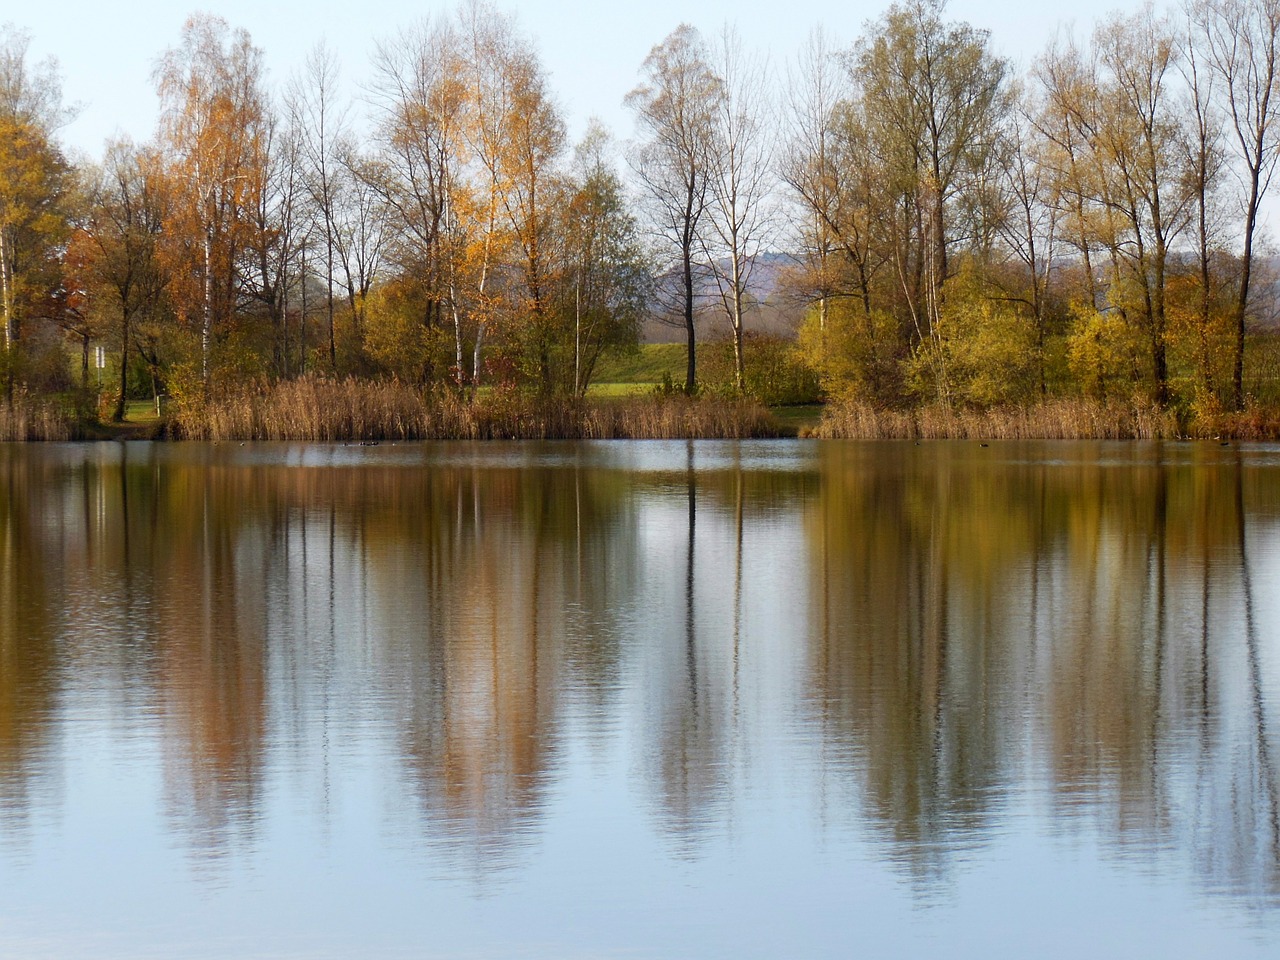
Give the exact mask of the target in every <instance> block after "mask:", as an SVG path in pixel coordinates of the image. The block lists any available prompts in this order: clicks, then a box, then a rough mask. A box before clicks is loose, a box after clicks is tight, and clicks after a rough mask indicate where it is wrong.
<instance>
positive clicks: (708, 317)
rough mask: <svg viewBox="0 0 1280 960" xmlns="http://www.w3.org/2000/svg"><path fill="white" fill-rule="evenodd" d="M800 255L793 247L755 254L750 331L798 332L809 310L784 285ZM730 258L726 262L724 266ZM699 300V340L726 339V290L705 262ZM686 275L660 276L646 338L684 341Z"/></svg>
mask: <svg viewBox="0 0 1280 960" xmlns="http://www.w3.org/2000/svg"><path fill="white" fill-rule="evenodd" d="M796 263H797V261H796V258H795V257H794V256H792V255H791V254H787V253H762V254H760V255H759V256H757V257H755V258H753V261H752V266H751V273H750V277H749V280H748V283H747V292H748V294H749V296H750V298H751V300H752V305H751V307H750V309H749V310H748V312H747V316H746V322H745V324H744V326H745V328H746V330H747V331H748V332H749V333H768V334H773V335H776V336H795V333H796V330H797V329H798V328H799V326H800V321H801V320H802V319H803V316H804V308H803V306H802V305H801V304H799V303H798V302H796V301H794V300H793V299H792V298H791V297H789V296H788V295H787V294H786V292H785V289H784V287H783V283H782V280H783V277H784V274H785V272H786V271H787V270H788V269H790V268H793V267H795V266H796ZM725 266H727V264H725V263H722V264H721V268H722V269H723V268H724V267H725ZM695 284H696V287H695V295H696V296H697V300H698V305H697V308H696V314H695V319H694V325H695V327H696V329H697V333H698V340H699V341H700V342H705V341H708V340H723V339H726V338H728V337H729V336H730V334H731V331H730V328H729V321H728V320H727V319H726V317H725V315H724V308H723V307H722V306H721V302H720V293H719V291H718V289H717V287H716V283H715V278H714V277H713V276H712V275H711V273H710V271H708V270H706V268H705V267H704V268H702V275H701V276H700V277H697V278H696V279H695ZM680 310H681V302H680V276H679V274H677V273H675V272H668V273H666V274H663V275H662V276H661V277H659V278H658V293H657V295H656V296H655V298H654V303H653V305H652V308H651V309H650V312H649V317H648V318H647V319H646V320H645V322H644V323H643V324H642V325H641V330H640V340H641V342H642V343H683V342H684V338H685V332H684V318H683V316H681V314H680Z"/></svg>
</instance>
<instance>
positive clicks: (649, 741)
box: [0, 443, 1280, 905]
mask: <svg viewBox="0 0 1280 960" xmlns="http://www.w3.org/2000/svg"><path fill="white" fill-rule="evenodd" d="M1269 457H1270V454H1269V453H1267V451H1265V450H1262V449H1258V450H1254V451H1251V452H1249V453H1241V452H1239V451H1236V450H1221V449H1219V448H1207V447H1161V446H1157V445H1149V446H1143V445H1059V446H1045V447H1037V446H1004V447H1002V446H999V445H997V446H996V447H993V448H989V449H988V448H979V447H978V446H977V445H963V444H950V445H949V444H933V445H924V446H914V445H897V444H848V445H843V444H823V445H809V444H778V445H775V446H773V447H768V448H766V447H759V446H752V445H733V444H693V443H688V444H686V443H678V444H656V445H649V446H646V445H630V446H626V445H620V446H616V447H608V446H600V445H589V444H588V445H563V446H556V445H550V446H544V447H526V446H520V445H513V446H511V447H508V448H503V447H498V448H496V449H495V448H492V447H490V448H474V447H467V446H453V445H437V446H419V447H413V446H410V447H402V448H396V449H389V448H381V449H378V450H366V451H361V452H356V451H354V450H342V449H340V448H332V449H329V448H302V447H271V446H264V447H257V448H253V447H249V448H236V447H225V446H224V447H215V446H198V445H192V446H177V445H171V446H150V445H145V444H137V445H132V444H131V445H99V446H90V447H76V446H65V447H47V448H38V447H14V446H3V447H0V494H2V495H0V835H3V836H4V837H5V838H6V839H7V840H9V841H13V840H15V839H21V838H22V837H23V836H24V835H25V832H27V831H29V830H30V829H31V828H30V821H31V815H32V812H33V810H34V811H38V810H39V809H40V808H41V807H42V805H45V806H48V805H52V806H56V805H57V803H58V796H59V791H61V790H64V789H66V784H64V783H62V782H61V781H60V779H59V776H60V775H59V774H58V773H57V772H56V770H57V769H58V768H60V763H59V756H60V751H62V750H64V749H69V748H64V746H62V744H63V740H64V734H65V732H66V730H67V729H68V727H69V725H70V724H71V722H72V720H77V719H79V720H83V719H84V717H86V716H87V717H89V718H90V719H91V720H94V721H95V722H97V721H101V722H102V723H103V724H104V725H105V728H106V729H107V731H108V732H107V733H104V734H103V736H107V737H116V738H126V739H127V738H130V737H131V738H133V741H134V742H140V743H144V744H151V745H153V746H154V748H155V750H156V751H157V754H158V757H159V759H158V769H159V771H160V782H161V787H160V794H161V795H160V796H158V797H156V798H155V801H156V804H157V808H158V809H159V810H160V811H162V812H161V814H160V817H161V818H162V820H163V822H164V823H165V827H164V829H165V830H166V831H168V832H170V833H171V834H172V835H173V836H176V837H178V838H180V842H181V843H182V844H183V846H184V847H185V848H186V849H187V850H188V851H189V852H191V853H193V854H196V855H198V856H200V857H213V858H223V857H226V856H228V855H230V854H232V853H239V854H243V855H245V856H252V855H253V854H254V852H255V851H267V852H268V853H269V852H270V850H271V849H272V845H273V844H274V843H275V842H276V839H275V837H274V834H273V830H274V828H273V827H272V826H271V823H272V820H271V816H270V813H271V810H272V808H273V805H274V806H279V805H280V804H282V803H285V802H286V801H285V800H283V799H281V798H289V799H288V803H290V804H292V806H290V807H289V809H290V811H291V816H296V817H299V818H301V820H302V821H303V822H304V823H305V824H307V825H308V829H313V830H314V832H315V833H316V834H317V837H316V839H315V840H314V842H315V843H317V844H320V845H323V844H324V843H325V840H324V837H325V835H326V831H327V829H328V827H327V826H326V825H327V824H328V823H329V822H330V821H331V818H332V817H334V816H335V815H336V814H335V810H336V809H337V808H339V807H340V806H341V804H342V803H347V804H350V803H352V802H353V801H352V800H351V799H350V798H351V796H352V794H353V792H358V791H357V789H356V788H355V787H353V784H356V783H359V784H364V785H365V786H364V787H363V788H361V789H364V790H367V791H371V792H373V793H375V794H377V795H378V796H379V797H381V798H383V799H382V800H381V801H379V802H380V803H381V805H382V807H383V812H384V814H385V813H386V810H387V809H391V810H392V813H390V814H388V815H389V816H390V817H391V819H392V820H393V821H395V822H396V824H397V826H395V827H394V828H393V829H395V830H397V831H399V830H404V831H405V832H406V833H407V837H406V838H405V840H404V842H405V843H406V844H407V845H409V846H411V847H413V848H422V849H426V850H429V851H431V852H430V854H429V855H430V857H432V858H434V859H433V862H443V863H445V864H452V865H454V866H455V867H457V868H459V869H463V870H465V871H467V872H470V873H471V874H473V875H474V876H475V877H477V878H479V879H481V881H483V878H485V877H486V876H489V875H490V874H491V873H493V872H494V871H495V870H497V869H498V868H513V867H519V866H520V865H521V864H525V863H527V862H528V858H529V856H530V851H531V850H532V849H534V848H536V846H537V845H538V844H539V843H540V842H541V840H542V839H543V838H544V837H545V835H546V833H547V831H549V830H551V829H552V827H551V824H552V823H553V822H556V820H557V817H558V816H560V817H561V818H562V817H563V815H562V814H558V813H557V811H559V810H561V809H564V808H566V807H574V808H575V809H576V808H577V807H576V805H578V804H581V803H583V802H586V801H582V800H580V799H577V798H566V796H565V790H566V789H567V787H566V785H567V784H569V783H573V784H580V783H582V782H583V775H582V774H581V773H580V770H582V769H587V770H600V769H604V768H606V767H609V766H610V765H611V764H620V765H621V766H622V767H624V768H625V769H626V771H627V776H628V778H629V781H628V785H627V788H626V793H625V795H624V796H622V797H621V800H622V801H623V802H625V803H626V804H628V805H631V806H636V807H640V808H643V809H644V810H645V811H647V813H646V814H645V816H647V817H648V818H649V821H650V822H651V823H652V824H653V825H655V826H656V827H657V829H658V831H659V833H660V834H662V835H663V836H664V837H666V838H667V842H668V849H669V850H673V851H674V852H675V853H676V854H677V855H678V856H680V857H683V858H686V859H688V860H690V861H696V860H698V859H699V858H701V857H711V856H716V855H719V854H716V853H715V852H714V849H713V848H714V847H715V844H714V841H715V839H716V838H717V837H720V836H723V835H724V834H725V833H726V832H727V831H733V830H742V831H750V830H751V829H753V825H755V827H758V828H759V829H764V827H763V826H762V824H764V823H765V822H770V821H777V820H779V819H781V818H791V819H796V818H798V819H799V820H801V821H803V823H804V824H805V826H806V829H809V830H812V831H816V832H817V833H820V834H821V833H822V832H823V831H826V830H828V829H834V828H833V827H832V825H833V824H834V825H836V826H838V827H839V829H841V830H843V829H845V828H846V827H847V828H848V829H850V830H852V831H854V832H857V831H865V832H867V833H868V834H870V835H871V836H872V837H874V838H875V842H876V843H877V844H878V847H877V850H878V851H879V852H878V853H877V856H879V857H883V858H884V859H886V860H888V861H890V862H893V863H895V864H897V865H899V869H900V870H901V871H903V872H904V873H905V875H906V876H908V877H910V878H911V880H912V883H913V884H915V885H917V887H920V888H927V887H930V886H935V885H937V884H946V883H949V882H951V881H952V879H953V877H954V869H955V867H956V866H957V865H959V864H963V863H971V862H974V860H975V858H980V857H981V851H982V849H983V848H984V847H985V846H987V845H989V844H991V843H994V842H995V839H996V838H998V837H999V836H1001V835H1002V834H1006V833H1008V832H1009V831H1014V830H1028V831H1046V832H1049V833H1051V834H1055V835H1057V836H1061V837H1063V838H1066V839H1067V841H1068V842H1070V841H1071V838H1073V837H1078V836H1080V835H1081V834H1082V833H1084V832H1088V833H1089V834H1090V835H1096V836H1097V837H1099V838H1100V839H1101V842H1102V843H1103V844H1104V846H1106V847H1109V848H1110V849H1111V850H1113V851H1114V852H1116V853H1117V854H1119V855H1122V856H1136V857H1138V858H1139V859H1144V860H1146V861H1148V862H1151V863H1164V862H1165V860H1166V859H1167V858H1168V857H1169V856H1170V855H1171V853H1172V856H1174V857H1175V859H1177V860H1178V861H1179V862H1180V863H1183V864H1184V865H1185V870H1186V871H1187V872H1188V874H1189V875H1192V876H1194V877H1195V878H1197V879H1196V882H1197V883H1198V884H1200V885H1201V886H1202V887H1203V888H1204V889H1213V890H1218V891H1221V892H1225V893H1227V894H1230V895H1232V896H1237V897H1243V898H1246V899H1247V900H1249V901H1251V902H1255V903H1265V904H1268V905H1274V903H1275V902H1276V901H1277V898H1278V897H1280V800H1278V798H1277V791H1278V790H1280V782H1278V780H1277V770H1276V764H1277V762H1278V758H1277V755H1276V752H1277V749H1280V746H1278V745H1277V743H1276V719H1275V713H1276V710H1277V708H1278V705H1277V703H1276V695H1277V690H1276V685H1275V678H1276V677H1277V669H1278V668H1280V663H1277V662H1276V657H1277V653H1278V650H1277V645H1276V637H1277V624H1276V623H1275V621H1274V617H1275V611H1274V610H1272V609H1271V607H1270V606H1269V597H1268V594H1269V592H1270V587H1271V583H1272V578H1271V574H1273V573H1274V571H1275V560H1276V550H1275V546H1274V543H1275V541H1274V538H1275V536H1276V533H1277V530H1276V522H1275V521H1276V518H1277V517H1278V516H1280V485H1277V484H1276V482H1275V477H1276V476H1277V473H1276V471H1277V469H1280V465H1277V464H1274V463H1272V462H1271V461H1270V460H1269V459H1268V458H1269ZM1260 564H1261V566H1260ZM139 749H140V750H141V749H142V748H139ZM575 771H579V772H575ZM598 779H599V780H603V779H605V778H604V775H603V774H599V775H598ZM585 782H586V783H587V784H588V786H590V783H591V780H590V777H589V776H587V777H586V780H585ZM575 789H576V787H575ZM395 796H398V797H400V798H401V799H402V800H403V805H402V806H401V807H397V802H398V801H396V800H395V799H387V798H388V797H395ZM833 796H835V797H839V798H842V799H840V800H839V801H835V802H833V801H832V800H831V798H832V797H833ZM344 798H345V799H344ZM846 799H847V800H848V802H847V803H846V802H845V800H846ZM619 800H620V797H619V795H618V793H617V791H614V792H613V793H610V794H609V795H608V799H607V800H602V801H601V802H602V803H610V804H614V803H618V802H619ZM371 807H373V808H377V807H378V804H377V803H375V804H372V805H371ZM396 809H400V810H401V813H400V814H396V813H395V812H394V811H395V810H396ZM397 816H399V817H400V819H399V820H397V819H396V818H397ZM832 842H835V841H832ZM619 868H620V869H623V866H622V865H619Z"/></svg>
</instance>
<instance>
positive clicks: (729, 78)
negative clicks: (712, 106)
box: [708, 25, 775, 394]
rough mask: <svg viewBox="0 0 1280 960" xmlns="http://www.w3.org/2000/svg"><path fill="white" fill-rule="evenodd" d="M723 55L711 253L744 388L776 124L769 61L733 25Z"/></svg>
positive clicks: (766, 231)
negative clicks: (749, 303)
mask: <svg viewBox="0 0 1280 960" xmlns="http://www.w3.org/2000/svg"><path fill="white" fill-rule="evenodd" d="M717 54H718V63H717V68H718V69H717V72H718V74H719V77H720V83H721V90H722V95H721V96H720V97H719V98H717V101H716V111H715V116H714V122H715V126H714V135H715V150H714V152H713V156H712V165H711V193H712V198H713V202H712V205H711V216H710V218H709V222H710V224H711V227H712V230H711V231H710V232H711V234H712V235H713V237H714V243H713V245H712V249H711V250H710V251H709V254H710V255H709V256H708V259H709V260H710V261H711V272H712V276H713V277H714V278H715V281H716V286H717V289H718V291H719V296H720V303H721V306H722V307H723V308H724V314H725V318H726V319H727V320H728V321H729V328H730V330H731V332H732V334H733V359H734V381H735V386H736V387H737V390H738V393H740V394H741V393H743V392H745V390H746V372H745V365H744V361H743V352H742V347H743V324H744V320H745V314H746V299H747V287H748V284H749V283H750V281H751V273H752V271H753V270H754V268H755V265H756V258H757V257H758V255H759V254H760V252H761V251H762V249H763V245H764V243H765V242H766V241H767V238H768V236H769V231H770V229H771V228H772V227H773V220H772V217H771V213H772V211H771V209H770V208H769V203H770V201H771V199H772V194H773V158H774V143H775V141H774V123H773V117H772V109H771V104H770V99H769V71H768V64H767V62H766V61H764V60H762V59H760V58H758V57H755V56H752V55H749V54H747V53H746V52H745V51H744V50H743V48H742V38H741V37H740V36H739V35H738V32H737V30H735V29H734V28H732V27H730V26H729V25H726V26H725V28H724V30H723V32H722V34H721V38H720V47H719V49H718V51H717Z"/></svg>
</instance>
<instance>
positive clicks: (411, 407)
mask: <svg viewBox="0 0 1280 960" xmlns="http://www.w3.org/2000/svg"><path fill="white" fill-rule="evenodd" d="M175 433H176V434H177V435H178V436H181V437H184V438H187V439H193V440H292V441H319V442H373V441H380V440H498V439H519V440H559V439H592V440H594V439H599V440H607V439H685V438H694V437H697V438H708V439H716V438H746V437H765V436H774V435H776V433H777V425H776V424H775V423H774V421H773V419H772V417H770V415H769V413H768V411H767V410H765V408H764V407H762V406H761V405H759V404H758V403H754V402H751V401H725V400H720V399H714V398H698V399H692V400H691V399H687V398H684V397H666V398H663V397H657V396H648V397H633V398H627V399H617V400H565V399H555V400H539V399H538V398H535V397H531V396H527V395H525V394H521V393H518V392H514V391H504V390H495V391H492V392H489V393H482V394H480V395H479V396H478V397H476V398H474V399H471V398H468V397H465V396H460V395H459V394H457V393H455V392H453V391H448V390H441V391H423V390H420V389H418V388H415V387H413V386H410V385H408V384H403V383H400V382H397V381H364V380H356V379H346V380H327V379H323V378H320V377H304V378H301V379H298V380H292V381H287V382H283V383H279V384H275V385H272V386H266V387H261V388H257V389H251V390H245V391H243V392H241V393H239V394H237V395H235V396H231V397H226V398H223V399H221V400H219V401H218V402H216V403H213V404H210V405H209V406H207V407H192V406H188V407H186V408H184V409H182V410H180V411H179V413H178V417H177V419H176V422H175Z"/></svg>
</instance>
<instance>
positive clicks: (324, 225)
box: [287, 42, 347, 371]
mask: <svg viewBox="0 0 1280 960" xmlns="http://www.w3.org/2000/svg"><path fill="white" fill-rule="evenodd" d="M338 82H339V65H338V60H337V57H336V55H335V54H334V53H333V51H332V50H330V49H329V48H328V47H327V46H326V45H325V44H324V43H323V42H321V43H318V44H316V46H315V47H313V48H312V50H311V52H310V53H309V54H307V60H306V64H305V65H304V67H303V72H302V74H301V75H300V76H298V77H295V78H294V80H293V82H292V83H291V84H290V85H289V90H288V93H287V104H288V110H289V114H290V118H291V120H292V122H293V124H294V126H295V127H296V129H297V131H298V147H299V152H300V158H301V160H302V163H303V166H304V175H303V181H302V182H303V184H304V185H305V189H306V194H307V199H308V200H309V203H310V207H311V210H312V215H313V216H314V218H315V221H316V226H317V228H318V231H317V232H318V234H319V236H321V237H323V239H324V249H323V251H322V256H323V259H324V265H325V317H326V321H327V327H328V334H329V368H330V369H331V370H335V371H336V370H337V368H338V346H337V338H336V336H335V333H334V326H335V325H334V282H335V273H334V266H335V261H337V262H338V263H345V262H346V259H347V258H346V251H345V250H343V249H342V241H343V237H342V235H341V232H340V231H339V229H338V224H337V216H338V203H339V194H340V193H341V191H342V190H343V188H344V185H345V184H344V181H343V173H344V172H345V168H344V167H343V165H342V164H341V162H340V160H339V156H340V155H341V152H342V151H343V150H344V148H345V141H346V135H347V108H346V107H345V106H344V105H343V104H342V103H341V102H340V101H339V99H338V96H339V95H338Z"/></svg>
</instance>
